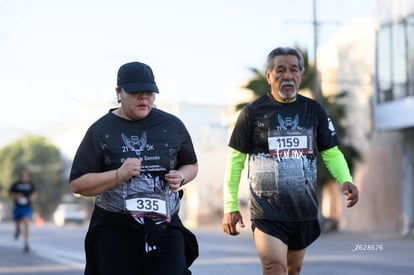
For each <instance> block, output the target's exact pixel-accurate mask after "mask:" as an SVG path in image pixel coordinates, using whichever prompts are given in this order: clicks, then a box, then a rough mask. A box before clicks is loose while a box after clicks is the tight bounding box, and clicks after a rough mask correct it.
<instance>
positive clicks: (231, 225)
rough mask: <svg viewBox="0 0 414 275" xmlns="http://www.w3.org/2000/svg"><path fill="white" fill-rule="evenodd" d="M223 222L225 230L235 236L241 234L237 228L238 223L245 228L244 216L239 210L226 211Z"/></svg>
mask: <svg viewBox="0 0 414 275" xmlns="http://www.w3.org/2000/svg"><path fill="white" fill-rule="evenodd" d="M221 224H222V226H223V231H224V232H226V233H227V234H230V235H233V236H236V235H239V234H240V232H239V231H237V228H236V225H237V224H239V225H240V227H241V228H244V223H243V217H242V215H241V214H240V212H239V211H235V212H230V213H224V215H223V220H222V222H221Z"/></svg>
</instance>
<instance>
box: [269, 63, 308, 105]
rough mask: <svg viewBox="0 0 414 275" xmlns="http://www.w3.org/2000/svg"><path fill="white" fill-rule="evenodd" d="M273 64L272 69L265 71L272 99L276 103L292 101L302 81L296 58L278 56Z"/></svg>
mask: <svg viewBox="0 0 414 275" xmlns="http://www.w3.org/2000/svg"><path fill="white" fill-rule="evenodd" d="M273 63H274V66H273V69H272V70H271V71H266V79H267V82H268V83H269V85H270V88H271V93H272V95H273V97H274V98H275V99H276V100H278V101H291V100H294V99H295V98H296V95H297V93H298V89H299V86H300V82H301V80H302V72H301V70H300V68H299V60H298V58H297V57H296V56H295V55H279V56H276V57H275V59H274V60H273Z"/></svg>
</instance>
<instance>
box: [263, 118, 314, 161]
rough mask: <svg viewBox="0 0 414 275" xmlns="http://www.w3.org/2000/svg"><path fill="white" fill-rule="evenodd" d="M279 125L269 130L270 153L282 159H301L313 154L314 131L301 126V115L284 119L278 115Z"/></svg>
mask: <svg viewBox="0 0 414 275" xmlns="http://www.w3.org/2000/svg"><path fill="white" fill-rule="evenodd" d="M277 120H278V122H279V125H278V126H276V127H275V128H276V130H271V129H270V130H269V136H268V143H269V153H270V155H272V156H276V157H277V158H278V159H279V160H280V159H281V158H292V157H293V158H301V157H302V156H304V155H309V154H313V131H312V129H305V128H304V127H300V126H299V115H295V116H294V117H293V118H292V117H282V116H281V115H280V114H278V115H277Z"/></svg>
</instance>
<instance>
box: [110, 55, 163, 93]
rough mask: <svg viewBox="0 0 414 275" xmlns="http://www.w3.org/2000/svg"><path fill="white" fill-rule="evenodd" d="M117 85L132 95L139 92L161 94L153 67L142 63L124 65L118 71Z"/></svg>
mask: <svg viewBox="0 0 414 275" xmlns="http://www.w3.org/2000/svg"><path fill="white" fill-rule="evenodd" d="M117 85H118V86H119V87H122V88H123V89H124V91H125V92H127V93H130V94H133V93H139V92H154V93H159V91H158V87H157V84H156V83H155V80H154V74H153V72H152V69H151V67H150V66H148V65H147V64H144V63H141V62H130V63H126V64H124V65H122V66H121V67H120V68H119V70H118V77H117Z"/></svg>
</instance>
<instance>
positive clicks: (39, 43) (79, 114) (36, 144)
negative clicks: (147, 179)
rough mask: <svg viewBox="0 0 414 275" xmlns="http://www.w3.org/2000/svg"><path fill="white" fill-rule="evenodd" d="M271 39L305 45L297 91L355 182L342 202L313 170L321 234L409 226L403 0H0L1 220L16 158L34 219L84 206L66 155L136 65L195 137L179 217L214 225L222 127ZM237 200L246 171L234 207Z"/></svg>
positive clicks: (245, 94)
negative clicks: (354, 193) (28, 184)
mask: <svg viewBox="0 0 414 275" xmlns="http://www.w3.org/2000/svg"><path fill="white" fill-rule="evenodd" d="M278 46H291V47H296V48H298V49H300V50H301V51H302V52H303V54H304V56H305V58H306V67H307V68H306V69H307V70H306V76H305V77H304V83H303V85H302V87H301V93H303V94H306V95H308V96H311V97H314V98H316V99H318V100H320V101H321V102H322V103H323V104H324V106H325V107H326V108H327V110H328V112H329V114H330V115H331V116H332V118H333V120H334V123H335V125H336V128H337V130H338V133H339V134H340V136H341V137H340V138H341V141H342V142H341V147H342V148H343V149H344V152H345V153H346V156H347V158H348V159H349V161H350V166H351V169H352V174H353V176H354V180H355V184H356V185H357V186H358V187H359V189H360V196H361V197H360V202H359V203H358V204H357V205H356V206H355V207H354V208H353V209H352V210H349V209H346V208H344V199H343V196H342V195H341V194H340V193H339V190H338V185H337V183H335V182H334V181H333V180H332V178H330V176H329V175H327V174H326V171H323V170H322V171H321V174H320V175H319V186H320V197H321V203H320V205H321V211H320V218H321V222H322V225H323V228H324V230H325V231H338V230H339V231H350V232H357V233H366V232H376V233H390V234H398V235H403V236H407V235H412V234H413V231H414V202H413V198H414V138H413V137H414V108H413V106H414V1H413V0H411V1H408V0H388V1H387V0H376V1H374V0H372V1H371V0H346V1H345V0H289V1H284V0H274V1H270V0H257V1H240V0H239V1H235V0H228V1H218V0H210V1H190V0H176V1H162V0H154V1H140V0H138V1H133V0H119V1H106V0H100V1H97V0H91V1H79V0H71V1H53V0H38V1H30V0H20V1H12V0H0V60H1V62H0V94H1V98H2V106H1V108H0V218H1V219H2V220H7V219H10V214H11V210H10V206H11V202H10V200H9V198H8V194H7V193H8V188H9V187H10V185H11V184H12V182H13V181H14V180H16V176H17V174H18V173H17V172H18V171H19V170H20V169H21V168H22V167H26V168H27V169H28V170H29V172H30V175H31V179H32V180H33V181H34V182H35V183H36V185H37V187H38V190H39V196H38V199H37V202H36V204H35V210H36V215H37V216H36V217H37V218H40V219H41V220H50V221H52V220H54V216H59V215H60V216H59V217H60V220H59V219H58V218H57V220H59V221H58V222H57V223H59V222H60V223H62V218H61V215H62V214H59V215H58V214H55V213H56V212H55V210H56V209H57V208H58V205H61V204H62V203H65V204H68V203H70V204H77V205H80V206H81V209H82V210H81V211H84V210H85V209H86V211H90V209H91V207H92V206H93V199H92V198H85V197H79V196H75V195H74V194H72V193H70V189H69V186H68V177H69V170H70V166H71V160H72V158H73V155H74V153H75V150H76V148H77V146H78V145H79V143H80V141H81V139H82V137H83V135H84V133H85V131H86V129H87V127H88V126H89V125H90V124H91V123H92V122H94V121H95V120H96V119H98V118H99V117H100V116H102V115H103V114H105V113H106V112H107V111H108V110H109V108H112V107H116V106H117V103H116V97H115V85H116V72H117V70H118V68H119V66H120V65H122V64H124V63H126V62H130V61H135V60H136V61H142V62H145V63H147V64H149V65H150V66H151V67H152V69H153V71H154V73H155V77H156V81H157V84H158V86H159V88H160V94H158V95H157V99H156V104H157V107H158V108H161V109H164V110H166V111H169V112H172V113H174V114H176V115H177V116H179V117H180V118H181V119H182V120H183V121H184V123H185V124H186V126H187V127H188V130H189V131H190V133H191V135H192V137H193V140H194V144H195V146H196V150H197V154H198V158H199V165H200V166H199V175H198V177H197V178H196V180H194V181H193V182H192V183H191V184H190V185H189V186H188V187H187V188H186V190H185V197H184V199H183V207H182V211H181V215H182V217H183V219H184V220H185V221H186V223H187V224H189V225H192V226H198V225H203V224H208V223H219V222H220V219H221V215H222V181H223V174H224V167H225V161H226V156H227V142H228V137H229V133H230V132H231V130H232V128H233V125H234V122H235V119H236V117H237V115H238V111H239V110H240V107H241V106H243V105H244V104H245V103H246V102H250V101H251V100H253V99H254V98H255V97H257V96H259V95H260V94H263V92H266V91H267V89H268V88H267V86H266V83H265V82H264V81H263V80H264V79H263V69H264V65H265V59H266V56H267V54H268V53H269V52H270V51H271V50H272V49H273V48H276V47H278ZM245 178H246V177H245V176H244V179H245ZM246 201H247V183H246V182H245V180H244V182H242V186H241V188H240V204H241V208H242V210H243V211H246ZM61 208H62V207H61ZM58 212H59V211H58ZM61 212H62V211H60V212H59V213H61ZM78 214H79V213H78ZM78 214H76V215H78ZM246 215H248V214H247V211H246ZM77 217H78V216H77ZM246 220H247V217H246Z"/></svg>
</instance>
